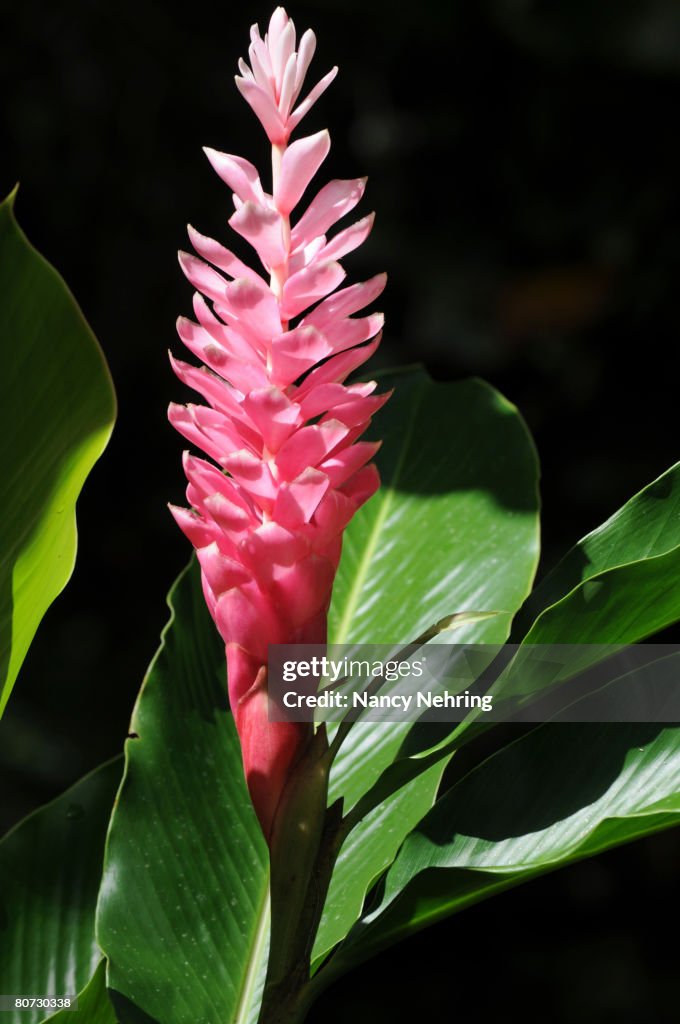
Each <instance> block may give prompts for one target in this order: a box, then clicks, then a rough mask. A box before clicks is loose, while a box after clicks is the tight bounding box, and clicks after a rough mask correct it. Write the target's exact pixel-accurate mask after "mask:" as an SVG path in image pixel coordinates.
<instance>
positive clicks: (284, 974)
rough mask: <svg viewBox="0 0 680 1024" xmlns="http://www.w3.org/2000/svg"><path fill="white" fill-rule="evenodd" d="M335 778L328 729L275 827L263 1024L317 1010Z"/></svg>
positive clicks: (334, 835) (334, 843)
mask: <svg viewBox="0 0 680 1024" xmlns="http://www.w3.org/2000/svg"><path fill="white" fill-rule="evenodd" d="M329 770H330V759H329V757H328V743H327V740H326V733H325V729H324V728H323V727H322V728H321V729H319V730H317V732H316V733H315V734H314V736H313V738H312V739H311V741H310V743H309V746H308V748H307V750H306V752H305V754H303V756H302V758H301V759H300V761H299V762H298V764H297V766H296V769H295V771H294V772H293V775H292V776H291V779H290V781H289V784H288V786H287V787H286V790H285V792H284V795H283V797H282V801H281V806H280V810H279V811H278V812H277V817H276V820H275V822H274V829H273V834H272V841H271V847H270V854H271V907H272V930H271V941H270V947H269V963H268V968H267V979H266V983H265V992H264V997H263V1003H262V1008H261V1011H260V1017H259V1024H298V1022H300V1021H302V1020H303V1019H304V1016H305V1014H306V1011H307V1009H308V1007H309V1005H310V1000H309V998H308V993H307V987H308V983H309V972H310V963H311V954H312V947H313V945H314V939H315V937H316V931H317V928H318V926H319V921H320V920H321V914H322V912H323V907H324V903H325V901H326V895H327V893H328V887H329V885H330V881H331V876H332V873H333V867H334V864H335V860H336V857H337V853H338V849H339V845H340V844H339V841H338V839H339V834H340V832H339V830H340V824H341V805H340V803H339V802H338V803H337V804H334V805H333V806H332V807H330V808H328V809H326V803H327V797H328V774H329Z"/></svg>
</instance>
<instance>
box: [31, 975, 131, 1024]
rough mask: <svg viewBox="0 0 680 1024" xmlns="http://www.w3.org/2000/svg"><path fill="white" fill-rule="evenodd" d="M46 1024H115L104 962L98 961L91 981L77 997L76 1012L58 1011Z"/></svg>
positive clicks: (115, 1018)
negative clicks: (107, 988) (107, 989)
mask: <svg viewBox="0 0 680 1024" xmlns="http://www.w3.org/2000/svg"><path fill="white" fill-rule="evenodd" d="M47 1022H48V1024H117V1017H116V1015H115V1013H114V1012H113V1007H112V1006H111V1002H110V1000H109V996H108V993H107V991H106V962H105V961H104V960H100V961H99V965H98V966H97V970H96V971H95V973H94V975H93V977H92V979H91V980H90V981H89V983H88V984H87V985H86V986H85V988H84V989H83V991H82V992H81V993H80V994H79V996H78V1009H77V1010H59V1012H58V1013H55V1014H54V1015H53V1016H52V1017H48V1018H47Z"/></svg>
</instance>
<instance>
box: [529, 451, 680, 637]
mask: <svg viewBox="0 0 680 1024" xmlns="http://www.w3.org/2000/svg"><path fill="white" fill-rule="evenodd" d="M679 558H680V463H677V464H676V465H674V466H672V467H671V468H670V469H669V470H667V472H665V473H663V474H662V475H661V476H660V477H658V479H656V480H654V481H653V482H652V483H651V484H649V485H648V486H647V487H645V488H644V489H643V490H642V491H640V493H639V494H636V495H635V496H634V497H633V498H631V500H630V501H628V502H627V503H626V504H625V505H624V506H623V507H622V508H621V509H619V511H618V512H616V513H615V514H614V515H613V516H611V518H610V519H608V520H607V521H606V522H605V523H603V524H602V526H600V527H598V529H597V530H594V531H593V532H592V533H589V534H588V535H587V536H586V537H584V538H583V540H581V541H579V543H578V544H577V545H576V546H575V547H574V548H572V550H571V551H570V552H569V553H568V554H567V555H566V556H565V558H563V559H562V561H561V562H560V563H559V565H557V567H556V568H555V569H553V571H552V572H551V573H549V574H548V575H547V576H546V577H545V579H544V580H543V581H542V582H541V584H540V585H539V586H538V587H537V588H536V590H535V591H534V592H533V593H532V594H531V596H530V597H529V598H528V600H527V601H526V603H525V605H524V607H523V608H522V610H521V612H520V614H519V615H518V618H517V622H516V624H515V628H514V629H513V638H516V639H520V638H521V637H522V636H523V635H524V634H526V636H525V642H526V643H584V644H587V643H634V642H637V641H638V640H640V639H643V638H644V637H646V636H649V635H651V634H652V633H654V632H656V631H658V630H660V629H663V628H664V627H665V626H667V625H669V624H670V623H672V622H674V621H676V620H677V619H678V618H680V592H679V590H678V588H677V586H674V578H675V579H677V572H678V560H679ZM533 620H536V621H535V622H534V621H533ZM532 623H533V625H532Z"/></svg>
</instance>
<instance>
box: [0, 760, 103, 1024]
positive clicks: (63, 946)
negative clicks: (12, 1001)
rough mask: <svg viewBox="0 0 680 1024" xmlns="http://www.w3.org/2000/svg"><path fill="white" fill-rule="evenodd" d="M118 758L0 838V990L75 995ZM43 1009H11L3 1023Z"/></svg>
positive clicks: (88, 968)
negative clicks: (13, 1010) (12, 1010)
mask: <svg viewBox="0 0 680 1024" xmlns="http://www.w3.org/2000/svg"><path fill="white" fill-rule="evenodd" d="M121 771H122V758H116V759H115V760H114V761H111V762H109V763H108V764H105V765H102V767H101V768H98V769H97V770H96V771H94V772H92V773H91V774H90V775H87V776H85V778H84V779H81V781H80V782H78V783H76V785H75V786H73V787H72V788H71V789H69V790H67V791H66V792H65V793H64V794H62V796H60V797H58V799H56V800H54V801H53V802H52V803H50V804H47V805H46V806H45V807H41V808H40V810H38V811H36V812H35V813H34V814H32V815H31V816H30V817H28V818H26V819H25V820H24V821H22V822H21V823H20V824H19V825H17V826H16V828H14V829H13V830H12V831H11V832H9V833H8V834H7V835H6V836H5V838H4V839H3V840H2V842H0V992H3V993H9V994H15V995H50V996H64V995H76V994H77V993H78V992H79V991H80V990H81V989H82V988H84V986H85V985H86V984H87V983H88V982H89V980H90V978H91V977H92V973H93V971H94V970H95V968H96V966H97V964H98V962H99V960H100V958H101V952H100V950H99V947H98V946H97V943H96V941H95V935H94V918H95V907H96V903H97V890H98V888H99V881H100V877H101V869H102V857H103V852H104V839H105V836H106V828H107V825H108V822H109V816H110V814H111V808H112V806H113V800H114V796H115V793H116V788H117V786H118V783H119V781H120V776H121ZM46 1016H47V1014H46V1013H45V1012H44V1011H37V1010H17V1011H16V1012H8V1013H6V1014H4V1015H3V1017H4V1020H6V1022H7V1024H36V1022H37V1021H40V1020H44V1019H45V1017H46Z"/></svg>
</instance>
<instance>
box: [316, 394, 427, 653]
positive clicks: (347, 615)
mask: <svg viewBox="0 0 680 1024" xmlns="http://www.w3.org/2000/svg"><path fill="white" fill-rule="evenodd" d="M424 388H425V382H423V383H421V384H420V387H419V389H418V392H417V394H416V395H415V398H414V401H413V402H412V406H411V408H412V412H411V417H410V420H409V422H408V426H407V428H406V432H405V434H404V443H403V445H402V448H401V452H400V453H399V458H398V459H397V463H396V466H395V467H394V473H393V474H392V479H391V480H390V482H389V484H388V485H387V487H386V488H385V492H384V493H385V496H384V498H383V502H382V506H381V508H380V510H379V511H378V514H377V515H376V517H375V521H374V523H373V526H372V528H371V532H370V534H369V538H368V542H367V544H366V546H365V547H364V554H363V556H362V558H361V561H360V563H359V566H358V569H357V572H356V574H355V576H354V581H353V583H352V586H351V588H350V591H349V594H348V596H347V602H346V604H345V611H344V612H343V615H342V618H341V619H340V625H339V626H338V629H337V632H336V635H335V638H334V642H335V643H336V644H344V643H347V636H348V634H349V630H350V627H351V624H352V620H353V618H354V613H355V612H356V609H357V605H358V603H359V598H360V595H361V591H362V589H363V586H364V583H365V581H366V576H367V575H368V570H369V567H370V564H371V562H372V560H373V555H374V553H375V549H376V547H377V546H378V540H379V538H380V534H381V531H382V528H383V526H384V524H385V520H386V519H387V516H388V514H389V511H390V508H391V506H392V502H393V501H394V494H395V489H396V485H397V482H398V480H399V477H400V475H401V471H402V468H403V466H404V461H405V459H406V452H407V451H408V449H409V446H410V444H411V438H412V436H413V429H414V426H415V422H416V416H417V413H418V410H419V408H420V403H421V400H422V394H423V390H424Z"/></svg>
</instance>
